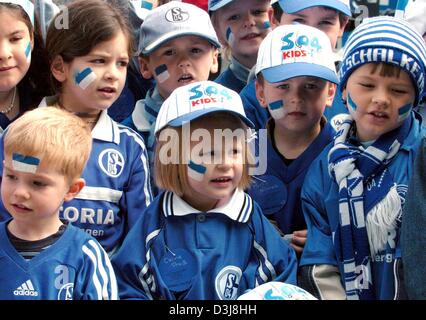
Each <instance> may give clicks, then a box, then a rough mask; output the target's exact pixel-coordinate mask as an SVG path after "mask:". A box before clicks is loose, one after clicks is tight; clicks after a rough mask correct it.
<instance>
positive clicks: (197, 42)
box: [139, 36, 218, 99]
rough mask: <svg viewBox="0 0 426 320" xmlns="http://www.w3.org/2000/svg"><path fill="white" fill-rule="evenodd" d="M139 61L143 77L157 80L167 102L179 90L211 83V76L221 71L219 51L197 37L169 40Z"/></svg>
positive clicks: (160, 91)
mask: <svg viewBox="0 0 426 320" xmlns="http://www.w3.org/2000/svg"><path fill="white" fill-rule="evenodd" d="M139 61H140V64H141V73H142V75H143V77H144V78H146V79H149V78H151V77H154V79H155V80H156V83H157V88H158V91H159V93H160V95H161V96H162V97H163V98H164V99H167V98H168V97H169V96H170V94H171V93H172V92H173V90H175V89H176V88H179V87H182V86H184V85H187V84H189V83H193V82H198V81H205V80H208V78H209V75H210V72H213V73H215V72H217V71H218V51H217V49H216V48H215V47H213V46H212V44H211V43H210V42H208V41H207V40H205V39H203V38H201V37H197V36H184V37H180V38H176V39H173V40H170V41H168V42H167V43H165V44H163V45H162V46H161V47H159V48H158V49H157V50H155V51H154V52H152V54H151V55H150V56H149V57H148V58H145V57H141V58H140V60H139Z"/></svg>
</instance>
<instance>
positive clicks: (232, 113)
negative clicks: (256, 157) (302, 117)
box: [112, 81, 297, 300]
mask: <svg viewBox="0 0 426 320" xmlns="http://www.w3.org/2000/svg"><path fill="white" fill-rule="evenodd" d="M247 126H252V123H251V122H250V120H248V119H247V118H246V116H245V114H244V108H243V106H242V103H241V99H240V97H239V96H238V94H237V93H236V92H234V91H232V90H230V89H227V88H226V87H224V86H222V85H220V84H217V83H214V82H211V81H203V82H198V83H193V84H189V85H186V86H184V87H180V88H178V89H176V90H175V91H174V92H173V93H172V94H171V95H170V97H169V98H168V99H167V100H166V101H165V102H164V104H163V105H162V107H161V109H160V112H159V114H158V117H157V121H156V125H155V132H156V137H157V142H156V152H155V179H156V182H157V185H158V186H159V187H160V188H162V189H164V190H165V191H164V192H162V193H161V194H160V195H159V196H158V197H157V198H156V200H154V202H153V203H152V204H151V205H150V206H149V207H148V208H147V210H146V211H145V213H144V219H140V220H139V222H138V224H137V225H135V226H134V227H133V228H132V229H131V230H130V233H129V234H128V236H127V238H126V240H125V241H124V243H123V246H122V247H121V249H120V250H119V252H118V253H117V254H116V255H115V256H114V258H113V260H112V263H113V266H114V268H115V270H116V272H117V279H118V287H119V296H120V298H121V299H186V300H191V299H197V300H198V299H203V300H206V299H210V300H211V299H214V300H219V299H220V300H234V299H236V298H237V297H238V296H240V295H241V294H243V293H244V292H245V291H246V290H248V289H253V288H254V287H256V286H258V285H260V284H263V283H266V282H269V281H273V280H275V281H280V282H287V283H290V284H295V282H296V271H297V262H296V255H295V253H294V250H293V249H292V248H290V247H289V246H288V245H287V244H286V243H285V242H284V241H283V240H282V239H281V237H280V236H279V234H278V232H277V231H276V230H275V229H274V227H273V226H272V225H271V224H270V223H269V221H268V220H267V219H266V218H265V217H264V215H263V214H262V211H261V209H260V207H259V206H258V205H257V204H256V203H255V202H254V201H253V200H252V199H251V197H250V196H249V195H247V194H246V193H244V191H243V189H244V188H246V187H247V186H248V184H249V180H250V179H249V174H248V168H249V165H250V163H249V158H250V153H249V149H248V145H247V139H248V137H249V134H250V130H248V127H247Z"/></svg>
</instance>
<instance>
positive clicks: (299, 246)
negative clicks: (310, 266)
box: [290, 229, 308, 256]
mask: <svg viewBox="0 0 426 320" xmlns="http://www.w3.org/2000/svg"><path fill="white" fill-rule="evenodd" d="M307 235H308V230H307V229H305V230H299V231H294V232H293V238H292V240H291V243H290V245H291V246H292V247H293V249H294V250H295V251H296V254H297V255H298V256H300V255H301V254H302V251H303V247H304V246H305V243H306V237H307Z"/></svg>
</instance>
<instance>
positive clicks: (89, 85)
mask: <svg viewBox="0 0 426 320" xmlns="http://www.w3.org/2000/svg"><path fill="white" fill-rule="evenodd" d="M127 48H128V39H127V38H126V37H125V36H124V34H123V33H122V32H119V33H117V35H116V36H115V37H114V38H112V39H111V40H108V41H104V42H101V43H99V44H98V45H97V46H95V47H94V48H93V49H92V50H91V51H90V52H89V54H88V55H86V56H83V57H77V58H74V59H73V60H72V61H71V63H64V74H63V78H61V79H58V80H59V81H61V80H62V81H61V82H62V83H63V85H62V93H61V99H62V100H61V102H62V104H63V105H64V107H65V108H66V109H68V110H70V111H74V112H85V113H97V112H99V111H100V110H105V109H107V108H109V107H110V106H111V105H112V104H113V103H114V101H115V100H117V98H118V97H119V96H120V94H121V91H122V90H123V87H124V84H125V82H126V74H127V65H128V63H129V55H128V52H127ZM55 76H56V75H55ZM60 76H62V75H60Z"/></svg>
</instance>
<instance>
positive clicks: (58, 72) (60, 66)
mask: <svg viewBox="0 0 426 320" xmlns="http://www.w3.org/2000/svg"><path fill="white" fill-rule="evenodd" d="M66 70H67V65H66V63H65V61H64V59H62V57H61V56H60V55H57V56H56V57H55V58H54V59H53V61H52V63H51V65H50V71H51V72H52V74H53V76H54V77H55V79H56V80H58V81H59V82H64V81H65V80H67V72H66Z"/></svg>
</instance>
